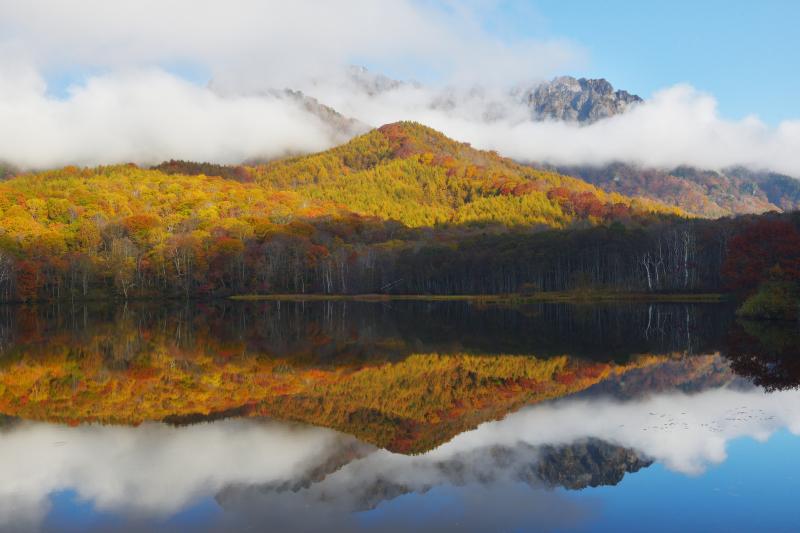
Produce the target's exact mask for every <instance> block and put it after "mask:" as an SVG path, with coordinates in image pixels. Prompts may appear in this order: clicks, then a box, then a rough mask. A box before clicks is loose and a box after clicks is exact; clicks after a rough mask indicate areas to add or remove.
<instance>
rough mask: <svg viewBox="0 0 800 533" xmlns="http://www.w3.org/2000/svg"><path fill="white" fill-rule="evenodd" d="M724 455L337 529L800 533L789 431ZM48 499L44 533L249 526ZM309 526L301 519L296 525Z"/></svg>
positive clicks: (463, 493) (189, 514)
mask: <svg viewBox="0 0 800 533" xmlns="http://www.w3.org/2000/svg"><path fill="white" fill-rule="evenodd" d="M728 451H729V456H728V458H727V460H725V461H724V462H723V463H721V464H719V465H716V466H713V467H711V468H709V469H708V470H707V471H706V472H705V473H703V474H702V475H687V474H683V473H678V472H674V471H670V470H669V469H667V468H665V467H664V466H663V465H660V464H654V465H652V466H651V467H649V468H645V469H643V470H641V471H639V472H637V473H635V474H629V475H627V476H626V477H625V479H624V480H623V481H622V482H621V483H620V484H619V485H617V486H607V487H598V488H588V489H584V490H581V491H571V490H565V489H555V490H551V489H542V488H532V487H530V486H529V485H526V484H524V483H506V484H500V485H497V486H495V487H491V488H489V487H480V486H477V485H468V486H461V487H459V486H453V485H443V486H440V487H435V488H433V489H431V490H429V491H427V492H416V493H411V494H405V495H401V496H399V497H397V498H394V499H392V500H390V501H387V502H384V503H382V504H380V505H379V506H378V507H376V508H375V509H372V510H368V511H362V512H357V513H355V514H354V515H353V518H354V520H353V521H348V520H347V517H344V516H339V517H338V520H339V522H337V523H338V524H344V523H347V524H350V525H351V526H354V527H357V528H358V529H359V530H364V531H400V530H403V529H404V528H413V529H414V530H418V531H434V530H435V531H443V530H452V531H491V530H502V531H519V532H535V531H557V532H563V533H567V532H569V533H589V532H606V531H643V530H644V529H643V527H644V528H645V529H646V530H647V531H654V532H659V531H665V532H666V531H706V532H711V531H720V532H723V531H725V532H734V531H741V532H751V531H774V532H780V531H787V532H788V531H798V530H800V514H798V513H797V512H795V510H794V508H795V500H796V495H797V494H798V491H800V454H798V451H800V437H798V436H796V435H793V434H791V433H790V432H789V431H785V430H784V431H780V432H778V433H776V434H775V435H773V436H772V437H771V438H770V439H769V440H768V441H766V442H758V441H757V440H755V439H752V438H742V439H738V440H736V441H733V442H731V443H730V445H729V448H728ZM49 499H50V503H51V505H52V507H51V511H50V512H49V514H48V516H47V520H46V522H45V529H48V530H54V529H58V530H65V531H85V530H92V529H95V530H100V529H117V528H123V529H125V526H126V524H127V526H128V527H130V528H133V529H138V528H142V529H156V530H164V531H168V530H172V531H185V530H196V529H198V528H199V529H209V530H223V529H227V528H228V527H231V525H232V524H238V525H242V524H243V523H246V522H247V519H245V518H243V516H246V514H242V515H240V516H237V515H236V513H228V512H226V511H225V510H224V509H223V508H222V507H220V505H219V504H217V502H216V501H215V500H214V498H213V497H207V498H202V499H200V500H199V501H196V502H194V503H193V504H192V505H191V506H189V507H187V508H186V509H183V510H181V511H180V512H178V513H177V514H175V515H173V516H170V517H168V518H165V519H159V520H145V521H141V522H137V521H136V520H135V519H134V518H132V517H130V516H127V517H126V516H125V515H120V514H115V513H108V512H102V511H98V510H97V509H96V508H95V507H94V506H93V505H92V504H91V503H88V502H86V501H82V500H81V499H80V498H79V497H78V496H77V495H76V494H75V493H74V492H73V491H63V492H58V493H55V494H52V495H51V496H50V498H49ZM239 511H241V509H239ZM309 512H310V513H312V514H313V512H314V510H313V509H310V510H309ZM253 516H259V515H258V514H255V515H253ZM304 518H307V517H299V516H298V522H299V523H301V522H302V520H303V519H304ZM557 524H561V526H557ZM553 528H555V529H553Z"/></svg>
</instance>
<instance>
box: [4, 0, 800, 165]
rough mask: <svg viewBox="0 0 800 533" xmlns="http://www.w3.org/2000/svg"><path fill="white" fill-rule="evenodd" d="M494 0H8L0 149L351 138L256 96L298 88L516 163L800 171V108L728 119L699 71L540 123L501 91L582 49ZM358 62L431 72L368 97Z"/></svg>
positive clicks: (105, 150) (100, 159) (141, 152)
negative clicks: (516, 23)
mask: <svg viewBox="0 0 800 533" xmlns="http://www.w3.org/2000/svg"><path fill="white" fill-rule="evenodd" d="M487 6H488V7H487ZM492 6H493V4H492V3H488V4H487V3H481V2H467V3H457V2H421V1H419V2H418V1H414V0H392V1H388V0H387V1H371V0H342V1H339V2H313V1H310V0H306V1H297V2H279V1H277V0H274V1H257V0H233V1H229V2H214V1H211V0H200V1H197V0H174V1H171V2H162V1H158V0H142V1H140V2H123V1H118V2H108V1H103V0H83V1H81V2H61V1H58V0H30V1H26V2H18V1H15V0H0V36H2V37H0V123H2V124H4V125H12V126H11V127H8V126H5V127H4V128H2V129H1V130H0V161H3V160H4V161H8V162H11V163H13V164H16V165H18V166H22V167H26V168H29V167H35V168H40V167H50V166H58V165H64V164H96V163H116V162H126V161H133V162H137V163H152V162H157V161H160V160H164V159H170V158H183V159H194V160H208V161H214V162H222V163H232V162H241V161H243V160H246V159H251V158H264V157H275V156H279V155H282V154H284V153H286V152H288V151H291V152H310V151H316V150H320V149H324V148H327V147H330V146H332V145H334V144H337V143H340V142H342V141H343V140H345V137H344V136H343V135H341V132H338V131H336V130H332V129H331V128H330V126H329V125H325V124H323V123H322V122H321V121H320V120H319V118H318V117H316V116H315V115H313V114H312V113H309V112H307V111H306V110H304V109H302V108H301V107H299V106H297V105H296V104H295V103H293V102H291V101H287V100H285V99H280V98H275V97H274V96H272V97H270V96H264V95H263V91H264V90H265V89H283V88H286V87H289V88H297V89H302V90H304V91H305V92H306V93H308V94H310V95H311V96H315V97H317V98H319V99H320V101H321V102H322V103H325V104H328V105H331V106H332V107H334V108H335V109H337V110H338V111H340V112H342V113H343V114H345V115H347V116H351V117H354V118H357V119H360V120H361V121H363V122H365V123H367V124H370V125H373V126H378V125H381V124H384V123H387V122H393V121H397V120H417V121H420V122H423V123H425V124H428V125H430V126H432V127H434V128H437V129H440V130H442V131H444V132H445V133H446V134H448V135H450V136H452V137H454V138H456V139H458V140H464V141H468V142H471V143H472V144H473V145H475V146H477V147H480V148H487V149H495V150H497V151H499V152H500V153H502V154H504V155H508V156H511V157H513V158H516V159H520V160H523V161H538V162H550V163H556V164H603V163H608V162H612V161H627V162H634V163H640V164H643V165H647V166H657V167H672V166H676V165H680V164H689V165H695V166H700V167H706V168H722V167H726V166H731V165H746V166H749V167H752V168H757V169H761V168H768V169H772V170H776V171H780V172H784V173H788V174H791V175H800V155H798V151H797V149H796V148H797V146H800V120H797V121H786V122H783V123H781V124H780V125H778V126H777V127H768V126H766V125H764V124H763V123H761V122H760V121H759V120H758V119H757V118H754V117H749V118H746V119H744V120H739V121H735V120H727V119H725V118H723V117H721V116H720V115H719V113H718V111H717V106H716V101H715V99H714V98H713V96H711V95H707V94H703V93H700V92H698V91H696V90H694V89H692V88H691V87H689V86H677V87H672V88H667V89H665V90H663V91H661V92H659V93H657V94H655V95H654V96H653V97H652V99H650V100H649V101H648V102H647V103H645V104H644V105H641V106H638V107H637V108H636V109H634V110H632V111H630V112H628V113H625V114H623V115H621V116H617V117H614V118H612V119H609V120H603V121H599V122H597V123H595V124H593V125H591V126H587V127H577V126H574V125H571V124H564V123H555V122H544V123H539V122H532V121H530V120H529V117H530V111H529V110H528V109H526V108H525V107H524V105H523V104H522V103H521V102H520V100H519V98H515V97H512V96H510V95H509V90H510V89H512V88H514V87H524V86H529V85H530V83H531V82H533V81H534V80H541V79H544V78H546V77H549V76H552V75H554V74H558V73H563V72H567V71H574V70H575V69H576V68H577V69H579V68H580V67H581V65H583V64H584V63H585V58H586V56H587V53H586V52H585V51H584V50H583V49H582V48H581V47H579V46H577V45H575V44H574V43H571V42H569V41H566V40H559V39H546V40H523V39H508V38H500V37H498V36H497V35H494V34H492V33H490V32H488V31H487V30H486V29H485V28H484V24H483V22H484V20H485V19H486V17H487V16H488V15H491V13H492V9H493V8H492ZM487 14H488V15H487ZM489 18H490V17H489ZM534 18H535V17H534ZM539 22H540V21H539ZM537 23H538V22H537ZM350 64H367V65H373V66H376V67H377V68H379V69H385V70H386V71H387V72H390V73H392V74H393V75H396V76H400V77H406V78H413V77H415V76H422V77H423V78H425V80H424V81H425V83H426V85H424V86H413V85H403V86H401V87H399V88H396V89H394V90H389V91H385V92H382V93H379V94H367V93H366V92H364V91H363V90H360V89H359V88H358V87H356V86H354V85H353V84H352V81H351V80H350V79H349V78H347V77H346V76H342V73H343V72H344V69H345V68H346V66H347V65H350ZM180 66H184V67H187V66H188V68H190V69H191V68H195V67H196V68H198V69H199V70H200V71H203V72H207V73H208V74H209V76H211V77H212V78H213V80H214V83H213V87H200V86H197V85H193V84H191V83H188V82H186V81H185V80H182V79H181V78H180V77H178V76H177V75H174V74H169V73H168V72H169V71H171V70H172V71H175V70H180V68H178V67H180ZM59 72H79V73H81V72H82V73H84V74H85V73H88V72H93V73H94V74H93V75H91V76H88V77H86V79H85V80H83V81H82V82H80V83H79V84H77V85H76V86H74V87H72V89H71V91H70V92H69V94H68V95H67V97H66V98H55V97H53V96H51V95H49V94H48V92H47V87H46V86H45V83H44V81H43V79H44V78H43V76H46V75H48V74H53V73H59ZM612 81H613V80H612ZM259 95H260V96H259ZM442 102H444V103H445V105H441V104H442ZM433 103H437V105H435V106H433V105H432V104H433Z"/></svg>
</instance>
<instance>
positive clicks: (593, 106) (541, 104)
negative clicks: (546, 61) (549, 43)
mask: <svg viewBox="0 0 800 533" xmlns="http://www.w3.org/2000/svg"><path fill="white" fill-rule="evenodd" d="M524 97H525V101H526V103H527V104H528V106H530V108H531V114H532V118H533V119H534V120H565V121H568V122H580V123H585V124H590V123H592V122H596V121H597V120H600V119H602V118H606V117H611V116H614V115H617V114H619V113H622V112H624V111H625V110H626V109H628V108H629V107H630V106H631V105H635V104H637V103H639V102H642V99H641V98H640V97H639V96H636V95H635V94H630V93H629V92H627V91H621V90H618V91H615V90H614V87H613V86H612V85H611V84H610V83H609V82H608V81H607V80H605V79H603V78H600V79H587V78H579V79H578V78H573V77H572V76H559V77H557V78H554V79H553V80H552V81H550V82H546V83H542V84H540V85H538V86H536V87H534V88H532V89H530V90H529V91H527V92H526V93H525V96H524Z"/></svg>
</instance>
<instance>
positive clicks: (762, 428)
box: [0, 302, 800, 531]
mask: <svg viewBox="0 0 800 533" xmlns="http://www.w3.org/2000/svg"><path fill="white" fill-rule="evenodd" d="M798 340H799V339H798V330H797V328H796V326H795V325H788V326H786V325H784V326H774V325H773V326H766V325H764V324H754V323H746V322H736V321H735V320H734V319H733V316H732V313H731V312H730V309H729V308H728V307H726V306H715V305H678V304H653V305H650V304H624V305H600V306H588V305H587V306H571V305H562V304H559V305H544V304H543V305H535V306H523V307H518V308H497V307H481V306H475V305H470V304H466V303H463V302H461V303H453V302H443V303H421V302H393V303H391V304H385V303H378V304H375V303H365V302H347V303H345V302H337V303H314V304H310V303H307V304H302V303H286V302H282V303H280V304H279V303H278V302H269V303H256V304H231V303H214V304H205V305H191V306H184V305H178V306H172V307H170V306H166V307H165V306H161V307H159V306H152V305H145V304H139V305H132V306H128V307H114V306H99V307H92V306H89V307H84V306H80V307H67V308H61V309H58V308H53V307H45V308H9V307H7V308H3V309H2V310H0V348H1V349H2V353H1V354H0V412H1V413H3V416H2V417H1V418H0V471H2V472H3V482H2V483H0V517H2V518H0V529H4V530H6V529H7V530H15V531H16V530H28V529H31V530H36V529H45V530H48V529H52V530H63V529H70V528H72V529H77V530H85V529H92V528H93V527H94V528H97V529H100V530H108V529H124V528H129V529H133V530H158V529H162V530H165V531H174V530H181V529H186V530H189V529H208V530H221V531H225V530H232V529H233V530H238V529H247V528H253V529H257V530H261V529H265V528H272V529H274V530H279V531H292V530H305V531H308V530H319V529H327V530H331V529H339V530H376V529H378V530H389V531H392V530H398V531H399V530H408V529H418V530H419V529H425V530H437V531H438V530H449V529H452V530H464V529H466V530H474V531H493V530H498V529H499V530H503V529H517V530H525V531H534V530H545V531H550V530H554V529H560V530H573V529H575V530H584V529H586V530H591V529H592V524H600V523H602V521H601V517H602V516H604V511H603V508H604V506H605V505H609V503H608V502H607V501H606V499H607V498H608V496H603V498H606V499H603V498H600V496H599V495H601V494H606V495H607V494H627V493H626V492H625V491H626V489H625V487H626V480H628V479H631V478H632V477H633V478H642V479H646V478H647V476H650V475H659V474H658V473H659V472H661V470H660V469H663V468H666V469H667V471H668V472H672V473H674V475H677V476H681V477H682V478H685V479H696V478H697V476H703V475H705V473H706V472H708V471H709V470H710V469H711V470H713V469H715V468H721V466H720V465H724V464H725V462H726V458H727V450H728V449H730V447H731V445H732V443H735V442H738V441H740V440H741V439H743V438H746V439H754V440H756V441H759V442H766V441H767V440H768V439H769V438H770V436H771V435H774V434H775V433H776V432H781V431H788V432H789V433H790V434H793V435H798V434H800V392H798V391H796V390H794V389H795V388H796V387H797V385H798V383H800V367H798V365H797V361H798V360H800V359H798V358H797V354H796V350H797V346H798ZM765 390H766V391H770V392H768V393H765ZM770 442H771V441H770ZM764 446H768V444H764ZM789 450H791V448H789ZM794 452H796V448H795V449H794ZM794 452H792V454H794ZM771 453H773V454H776V453H777V454H778V455H779V456H780V454H781V453H783V454H787V453H789V451H787V449H784V450H782V451H777V452H775V451H773V452H771ZM785 460H786V461H789V456H788V455H787V456H786V459H785ZM651 472H652V473H653V474H650V473H651ZM686 476H689V477H686ZM604 486H605V487H614V491H616V492H614V493H598V498H596V499H592V498H578V499H576V498H574V497H572V496H571V494H577V492H575V491H583V492H586V493H588V494H591V491H592V490H599V489H593V487H604ZM797 488H798V489H800V487H797ZM663 490H664V491H665V492H664V494H663V497H664V498H665V499H669V498H670V497H672V496H671V494H670V492H669V490H670V489H668V488H667V487H665V488H664V489H663ZM587 491H589V492H587ZM787 523H789V522H781V523H780V524H781V525H786V524H787ZM727 525H728V526H730V527H726V528H722V529H726V530H735V529H736V527H737V526H736V524H733V523H732V524H727Z"/></svg>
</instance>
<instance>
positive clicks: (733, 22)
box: [487, 0, 800, 124]
mask: <svg viewBox="0 0 800 533" xmlns="http://www.w3.org/2000/svg"><path fill="white" fill-rule="evenodd" d="M798 23H800V2H796V1H790V0H758V1H756V0H753V1H742V0H729V1H724V0H700V1H690V0H672V1H669V2H666V1H660V2H647V1H636V2H634V1H626V0H604V1H584V2H565V1H559V0H537V1H535V2H530V1H524V0H509V1H504V2H500V3H499V4H498V9H497V10H496V11H495V13H494V14H493V16H492V17H491V18H490V19H488V20H487V24H489V25H490V27H492V28H493V31H496V32H498V33H502V34H504V35H506V36H509V37H511V38H519V37H526V36H527V37H542V36H545V37H561V38H566V39H569V40H572V41H574V42H576V43H577V44H579V45H581V46H582V47H584V48H585V50H586V52H587V53H588V62H587V63H588V64H587V65H586V68H585V69H582V70H580V71H577V72H574V73H573V74H576V75H583V76H591V77H605V78H607V79H608V80H609V81H611V83H612V84H614V86H615V87H618V88H623V89H626V90H628V91H630V92H634V93H637V94H640V95H642V96H648V95H650V94H651V93H652V92H653V91H655V90H658V89H661V88H664V87H669V86H672V85H675V84H676V83H684V82H685V83H690V84H691V85H693V86H695V87H696V88H698V89H700V90H702V91H705V92H709V93H712V94H714V95H715V96H716V97H717V99H718V100H719V106H720V112H721V114H722V115H723V116H725V117H728V118H741V117H743V116H746V115H748V114H751V113H755V114H757V115H759V117H760V118H761V119H762V120H764V121H766V122H768V123H772V124H775V123H777V122H779V121H780V120H781V119H786V118H797V117H800V110H799V109H798V99H797V95H798V94H800V69H798V67H799V66H800V58H799V57H798V53H800V32H799V31H798V30H797V26H798Z"/></svg>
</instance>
